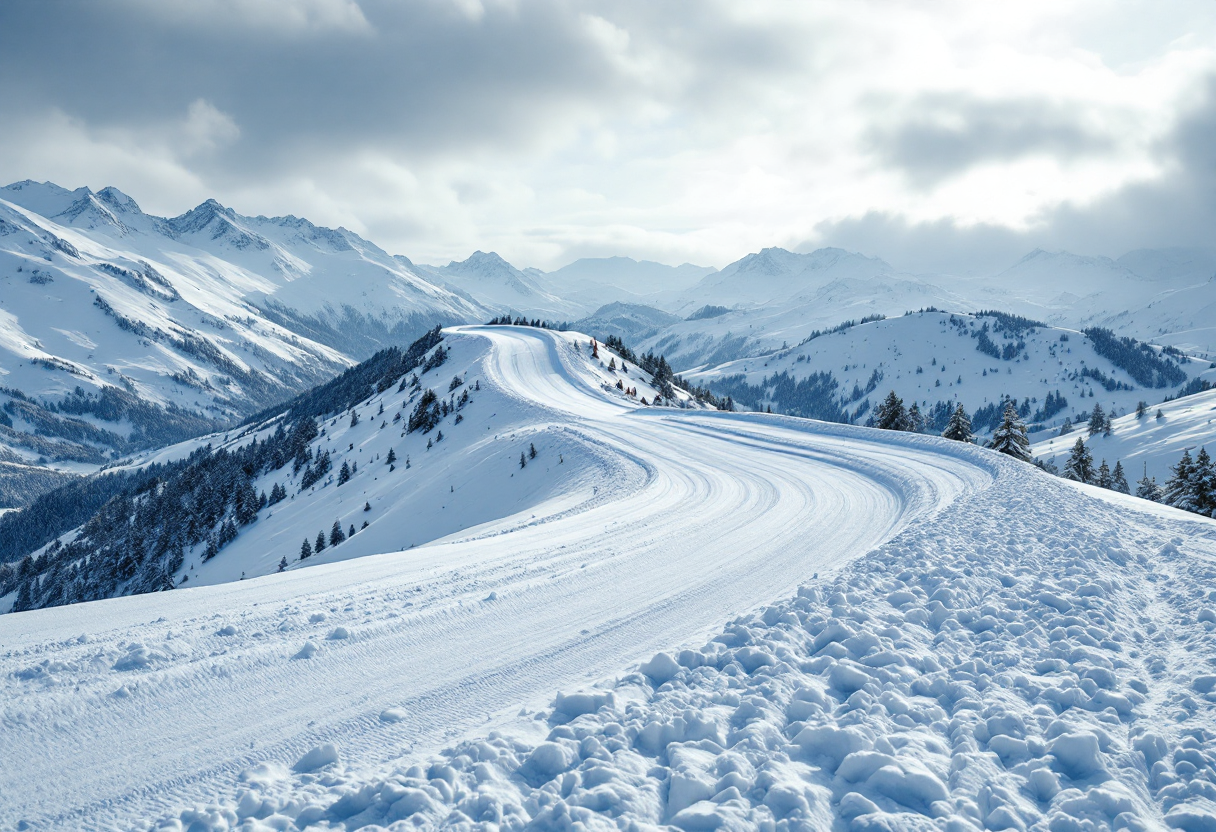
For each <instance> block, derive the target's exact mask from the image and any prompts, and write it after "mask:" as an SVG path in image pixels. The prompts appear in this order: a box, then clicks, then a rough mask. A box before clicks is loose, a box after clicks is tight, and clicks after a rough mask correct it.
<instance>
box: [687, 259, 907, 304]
mask: <svg viewBox="0 0 1216 832" xmlns="http://www.w3.org/2000/svg"><path fill="white" fill-rule="evenodd" d="M894 271H895V270H894V269H893V268H892V267H891V266H890V265H888V264H887V263H885V262H883V261H882V260H880V259H878V258H877V257H866V256H865V255H862V254H857V253H856V252H852V251H845V250H844V249H840V248H821V249H817V250H815V251H812V252H810V253H809V254H796V253H794V252H792V251H786V250H785V249H783V248H766V249H762V250H761V251H759V252H757V253H755V254H748V255H747V256H745V257H743V258H741V259H739V260H736V261H735V262H733V263H731V264H730V265H729V266H727V267H726V268H724V269H722V271H720V272H715V273H713V274H710V275H707V276H706V277H704V278H702V279H701V280H700V281H699V282H698V283H697V284H696V285H694V286H692V287H690V288H689V289H688V290H687V291H685V293H684V294H683V295H682V296H681V297H680V299H679V300H678V301H677V302H676V304H675V307H676V311H682V312H684V313H688V312H691V311H693V309H695V308H697V307H700V306H702V305H704V304H713V305H717V306H737V305H745V306H755V305H763V304H771V303H775V302H782V301H788V300H790V299H791V298H795V297H799V296H802V297H809V296H813V295H814V294H815V293H816V292H818V291H820V290H821V289H823V288H824V287H825V286H827V285H828V284H829V283H831V282H833V281H836V280H863V281H864V280H871V279H874V278H877V277H882V276H885V275H890V274H892V273H893V272H894Z"/></svg>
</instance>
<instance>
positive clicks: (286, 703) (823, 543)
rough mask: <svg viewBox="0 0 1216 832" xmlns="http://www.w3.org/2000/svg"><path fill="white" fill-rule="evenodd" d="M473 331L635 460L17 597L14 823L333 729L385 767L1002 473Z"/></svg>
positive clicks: (147, 804)
mask: <svg viewBox="0 0 1216 832" xmlns="http://www.w3.org/2000/svg"><path fill="white" fill-rule="evenodd" d="M457 332H458V333H459V332H463V333H464V334H463V335H460V334H455V335H454V336H453V337H454V338H462V337H463V338H473V339H485V342H486V343H487V344H488V347H487V349H486V350H485V351H484V358H483V364H482V371H483V372H484V375H485V378H486V379H487V381H488V382H489V383H490V385H491V386H492V387H495V388H497V389H495V390H494V393H495V395H503V396H509V397H516V398H517V399H522V400H523V401H520V402H519V404H520V405H521V406H522V407H524V408H525V409H531V411H532V421H533V422H534V425H535V427H536V429H537V430H566V431H569V432H572V433H573V434H574V435H578V436H580V437H582V441H584V442H587V443H589V445H590V446H592V447H594V448H596V449H597V452H598V453H601V454H603V455H605V456H611V457H616V458H617V459H618V461H619V460H623V461H624V462H623V463H618V464H623V466H624V470H627V471H629V472H632V473H631V474H630V475H625V476H622V477H621V479H620V482H619V483H613V482H605V483H603V484H602V487H599V488H598V491H597V494H596V498H595V499H592V500H590V501H587V502H585V503H584V504H582V505H581V506H580V507H578V508H576V509H573V510H571V509H570V508H569V506H568V504H563V505H561V506H558V505H556V504H554V505H545V504H542V505H539V506H536V507H535V508H533V509H532V510H531V511H530V512H529V514H531V515H535V516H536V517H537V518H538V520H537V521H531V522H521V518H520V517H518V516H517V517H515V518H508V519H505V520H503V521H500V522H498V523H495V524H490V526H489V527H487V526H482V527H479V528H478V529H475V530H474V531H472V532H469V533H465V534H463V535H458V536H454V537H451V538H448V539H447V540H444V541H439V542H436V543H433V544H430V545H428V546H423V547H420V548H418V549H414V550H410V551H408V552H396V553H388V554H384V555H375V556H370V557H365V558H360V559H357V560H351V561H345V562H341V563H334V564H327V565H321V566H317V567H314V568H309V569H301V570H298V571H293V572H289V573H286V574H284V575H276V576H270V577H267V578H260V579H256V580H251V581H245V582H240V583H232V584H226V585H220V586H213V587H202V588H198V589H193V590H181V591H175V592H172V593H164V594H158V595H154V596H141V597H131V598H120V599H115V600H112V601H103V602H98V603H93V604H86V605H79V606H76V607H68V608H60V609H52V610H45V611H35V612H29V613H22V614H16V615H9V616H3V617H0V648H2V652H0V679H2V681H0V699H2V700H3V703H2V704H0V719H2V721H0V747H2V748H3V754H2V755H0V827H5V828H7V827H9V826H12V825H15V824H16V823H17V822H18V821H20V820H28V821H30V822H31V823H32V824H33V826H34V828H39V829H41V828H74V827H83V826H87V827H91V828H97V827H114V828H129V827H130V826H131V825H132V824H133V823H134V822H135V821H136V820H137V819H140V818H150V817H155V816H157V815H158V814H160V813H162V812H164V811H167V810H169V809H171V808H172V807H174V806H180V805H182V804H183V803H187V804H188V803H190V802H192V801H198V802H207V801H208V800H211V799H214V797H215V795H216V794H219V793H224V794H227V793H230V792H231V791H232V789H233V784H234V783H235V781H236V778H237V776H238V774H239V773H240V772H241V771H242V770H245V769H248V768H250V767H251V766H255V765H257V764H259V763H272V764H278V765H284V766H290V765H291V764H292V763H293V762H295V761H296V760H297V759H298V758H299V757H300V756H301V755H302V754H303V753H304V752H306V751H308V750H309V749H310V748H312V747H314V746H316V745H317V744H318V743H322V742H332V743H334V744H335V745H337V746H338V747H339V748H340V749H341V753H342V755H343V759H344V761H346V762H347V763H348V764H349V763H352V762H355V763H356V764H357V765H359V766H364V767H366V768H367V769H368V770H369V771H371V770H374V769H375V768H376V767H377V766H380V765H382V764H384V763H385V762H387V761H390V760H395V759H398V758H400V757H402V756H403V755H411V754H426V753H428V752H431V751H434V750H437V749H439V748H440V747H442V746H443V745H445V744H447V743H449V742H451V741H452V740H453V738H455V737H458V736H460V735H463V734H466V733H467V732H469V731H470V730H472V729H475V728H479V727H481V726H484V725H485V723H486V722H487V721H491V720H497V719H501V718H503V717H504V716H505V715H511V714H514V713H516V712H517V711H518V710H519V709H520V707H521V706H523V705H528V706H530V707H536V706H537V705H538V704H543V703H544V702H546V701H548V699H549V698H550V697H551V696H552V694H553V692H554V691H555V690H556V689H558V688H559V687H565V688H567V689H568V688H569V687H570V686H571V684H572V683H573V684H577V683H578V680H580V679H582V680H586V681H593V680H595V679H599V678H602V677H605V676H610V675H612V674H614V673H616V672H619V671H620V670H621V669H623V668H625V667H626V666H627V665H628V664H630V663H631V662H635V661H638V660H640V659H643V658H646V657H649V656H650V655H651V654H653V653H654V652H655V651H656V650H659V649H667V648H671V647H674V646H678V645H681V644H685V643H689V642H691V641H693V640H695V639H698V638H702V637H704V636H705V635H706V634H708V633H711V632H713V631H714V630H715V629H717V628H719V627H721V625H722V624H723V622H725V621H726V620H727V619H729V618H730V617H731V616H733V615H735V614H738V613H742V612H744V611H747V610H749V609H752V608H754V607H756V606H758V605H761V604H764V603H768V602H772V601H775V600H778V599H780V598H782V597H784V596H787V595H789V594H791V593H792V592H793V590H794V589H795V588H796V587H797V586H798V585H799V583H800V582H802V581H805V580H806V579H807V578H809V577H810V576H811V575H812V574H813V573H816V572H822V571H826V570H830V569H832V568H833V567H836V566H839V565H840V564H842V563H845V562H847V561H849V560H851V559H853V558H856V557H858V556H860V555H862V554H864V553H865V552H867V551H868V550H870V549H871V548H872V547H874V546H876V545H879V544H881V543H882V542H884V541H885V540H888V539H889V538H890V537H891V536H893V535H894V534H896V533H897V532H898V531H899V530H901V529H903V528H906V527H908V526H909V525H911V524H915V523H918V522H923V521H925V520H926V519H927V518H930V517H932V516H933V515H934V514H935V513H936V512H937V511H939V510H941V509H942V508H944V507H945V506H948V505H949V504H951V503H952V502H954V501H956V500H957V499H959V498H960V496H961V497H964V498H965V497H966V496H967V495H970V494H974V493H976V492H979V491H982V490H983V489H984V488H985V487H986V486H987V484H988V483H990V482H991V478H992V473H991V470H990V469H989V468H988V467H987V466H985V464H984V462H983V455H982V454H980V453H977V452H974V451H973V450H972V449H968V448H963V447H960V448H958V453H957V455H953V456H952V455H949V454H947V453H943V450H942V445H941V443H933V442H931V441H924V440H922V439H920V438H916V437H904V436H897V435H879V434H876V433H874V432H867V431H861V430H856V429H852V428H847V427H842V426H835V425H820V424H815V423H808V422H799V421H795V420H786V419H781V418H776V417H761V416H755V415H744V414H720V413H709V412H704V411H678V410H672V409H663V408H655V409H647V408H638V407H636V406H634V405H631V404H628V403H626V402H624V401H623V400H618V399H614V398H613V397H612V396H611V395H608V394H607V393H605V392H604V391H602V390H601V389H600V386H599V383H598V381H597V380H596V377H595V376H594V375H593V374H591V373H590V372H589V371H587V370H585V368H584V367H583V366H582V365H581V364H580V363H579V360H578V354H577V353H576V352H575V351H574V350H572V348H571V340H570V338H569V337H568V336H565V335H563V334H559V333H550V332H547V331H544V330H530V329H517V328H467V329H464V330H458V331H457ZM503 530H508V531H506V533H502V531H503ZM82 636H84V638H83V639H82V638H81V637H82ZM327 636H329V637H328V638H327ZM308 643H311V644H312V645H314V646H315V647H316V648H317V649H316V652H315V654H314V655H312V657H311V658H310V659H308V660H297V659H295V658H293V657H294V656H296V655H297V653H299V651H300V650H301V648H303V647H304V646H305V645H306V644H308ZM386 709H392V711H393V712H392V714H390V718H391V720H394V721H385V720H383V719H382V712H384V711H385V710H386Z"/></svg>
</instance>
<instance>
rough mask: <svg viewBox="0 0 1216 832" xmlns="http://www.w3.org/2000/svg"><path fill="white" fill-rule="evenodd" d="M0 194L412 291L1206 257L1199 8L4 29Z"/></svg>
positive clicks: (146, 9) (1211, 86)
mask: <svg viewBox="0 0 1216 832" xmlns="http://www.w3.org/2000/svg"><path fill="white" fill-rule="evenodd" d="M0 125H3V127H2V128H0V180H3V181H4V182H10V181H15V180H20V179H37V180H44V179H50V180H53V181H55V182H57V183H59V184H61V185H63V186H65V187H69V188H74V187H79V186H80V185H89V186H90V187H93V188H95V189H97V188H101V187H103V186H106V185H114V186H116V187H118V188H120V189H121V190H123V191H125V192H127V193H129V194H130V195H131V196H133V197H135V199H136V200H137V201H138V202H139V203H140V204H141V205H142V206H143V207H144V209H145V210H147V211H150V212H154V213H159V214H168V215H173V214H178V213H181V212H183V211H185V210H187V209H188V208H190V207H192V206H194V205H196V204H197V203H199V202H201V201H202V200H204V199H206V198H208V197H215V198H217V199H219V200H220V201H221V202H223V203H224V204H226V205H229V206H231V207H233V208H235V209H236V210H237V211H239V212H241V213H246V214H257V213H264V214H272V215H274V214H288V213H291V214H296V215H298V216H306V217H308V218H309V219H311V220H313V221H314V222H317V223H319V224H324V225H331V226H338V225H343V226H346V227H347V228H350V229H352V230H354V231H356V232H358V233H360V234H362V235H364V236H366V237H368V238H369V239H371V240H373V241H375V242H376V243H378V244H380V245H381V246H383V247H384V248H386V249H388V250H389V251H391V252H393V253H402V254H406V255H408V256H409V257H411V258H413V259H414V260H416V261H419V262H447V260H449V259H452V258H456V259H463V258H464V257H466V256H467V255H468V254H469V253H470V252H471V251H473V250H474V249H479V248H480V249H483V250H487V251H488V250H495V251H498V252H499V253H500V254H502V255H503V256H504V257H506V258H507V259H509V260H511V261H512V262H513V263H515V264H516V265H520V266H526V265H534V266H539V267H541V268H545V269H551V268H555V267H557V266H560V265H562V264H564V263H567V262H569V261H571V260H573V259H575V258H577V257H581V256H605V255H611V254H625V255H630V256H633V257H637V258H639V259H641V258H647V259H655V260H659V261H662V262H668V263H673V264H674V263H680V262H684V261H691V262H695V263H699V264H704V265H714V266H719V267H720V266H722V265H725V264H726V263H728V262H730V261H732V260H734V259H737V258H738V257H740V256H742V255H743V254H746V253H747V252H749V251H755V250H758V249H760V248H762V247H764V246H770V245H779V246H784V247H787V248H791V249H801V250H809V249H811V248H814V247H816V246H818V245H825V244H839V245H844V246H846V247H849V248H852V249H856V250H860V251H863V252H865V253H867V254H876V255H879V256H883V257H885V258H887V259H888V260H890V261H891V262H893V263H894V264H896V265H897V266H902V267H905V268H909V269H915V270H950V271H957V272H968V271H983V270H988V269H992V268H997V267H999V266H1002V265H1006V264H1007V263H1008V262H1011V261H1012V260H1013V259H1016V258H1017V257H1018V256H1020V255H1021V254H1023V253H1025V251H1027V250H1029V249H1030V248H1033V247H1036V246H1042V247H1045V248H1066V249H1069V250H1072V251H1076V252H1079V253H1086V254H1107V255H1112V256H1114V255H1118V254H1121V253H1123V252H1124V251H1126V250H1128V249H1130V248H1134V247H1140V246H1167V245H1209V244H1210V243H1211V237H1212V232H1213V229H1216V223H1214V221H1216V187H1214V186H1216V4H1214V3H1213V0H1201V1H1200V0H1196V1H1195V2H1186V1H1185V0H1171V2H1168V3H1161V2H1138V0H1120V2H1067V0H1051V2H1038V0H1019V2H1016V3H1008V4H1005V3H995V2H982V3H977V2H974V0H967V2H944V1H943V2H934V3H923V2H914V3H899V2H895V0H881V2H873V3H867V2H860V1H859V0H849V2H829V3H818V2H774V3H769V2H761V1H760V0H746V2H738V0H735V1H734V2H720V3H715V2H688V3H684V2H655V0H641V1H640V2H632V0H614V2H604V3H597V2H584V3H573V2H572V3H557V2H528V1H527V0H514V1H513V0H505V1H504V2H497V1H496V0H412V2H399V0H110V2H105V3H101V2H94V0H8V1H7V2H4V3H0Z"/></svg>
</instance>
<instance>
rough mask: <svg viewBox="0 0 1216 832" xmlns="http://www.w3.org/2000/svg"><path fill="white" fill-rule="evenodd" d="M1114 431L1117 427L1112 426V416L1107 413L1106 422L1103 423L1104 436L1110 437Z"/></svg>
mask: <svg viewBox="0 0 1216 832" xmlns="http://www.w3.org/2000/svg"><path fill="white" fill-rule="evenodd" d="M1112 412H1113V411H1112ZM1114 431H1115V426H1114V425H1113V424H1111V414H1110V413H1107V414H1106V418H1105V420H1104V421H1103V422H1102V435H1103V436H1110V435H1111V434H1112V433H1114Z"/></svg>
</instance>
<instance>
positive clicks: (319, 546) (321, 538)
mask: <svg viewBox="0 0 1216 832" xmlns="http://www.w3.org/2000/svg"><path fill="white" fill-rule="evenodd" d="M313 548H314V549H316V551H317V554H320V553H321V552H323V551H325V532H324V531H319V532H317V542H316V543H315V544H314V545H313Z"/></svg>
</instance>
